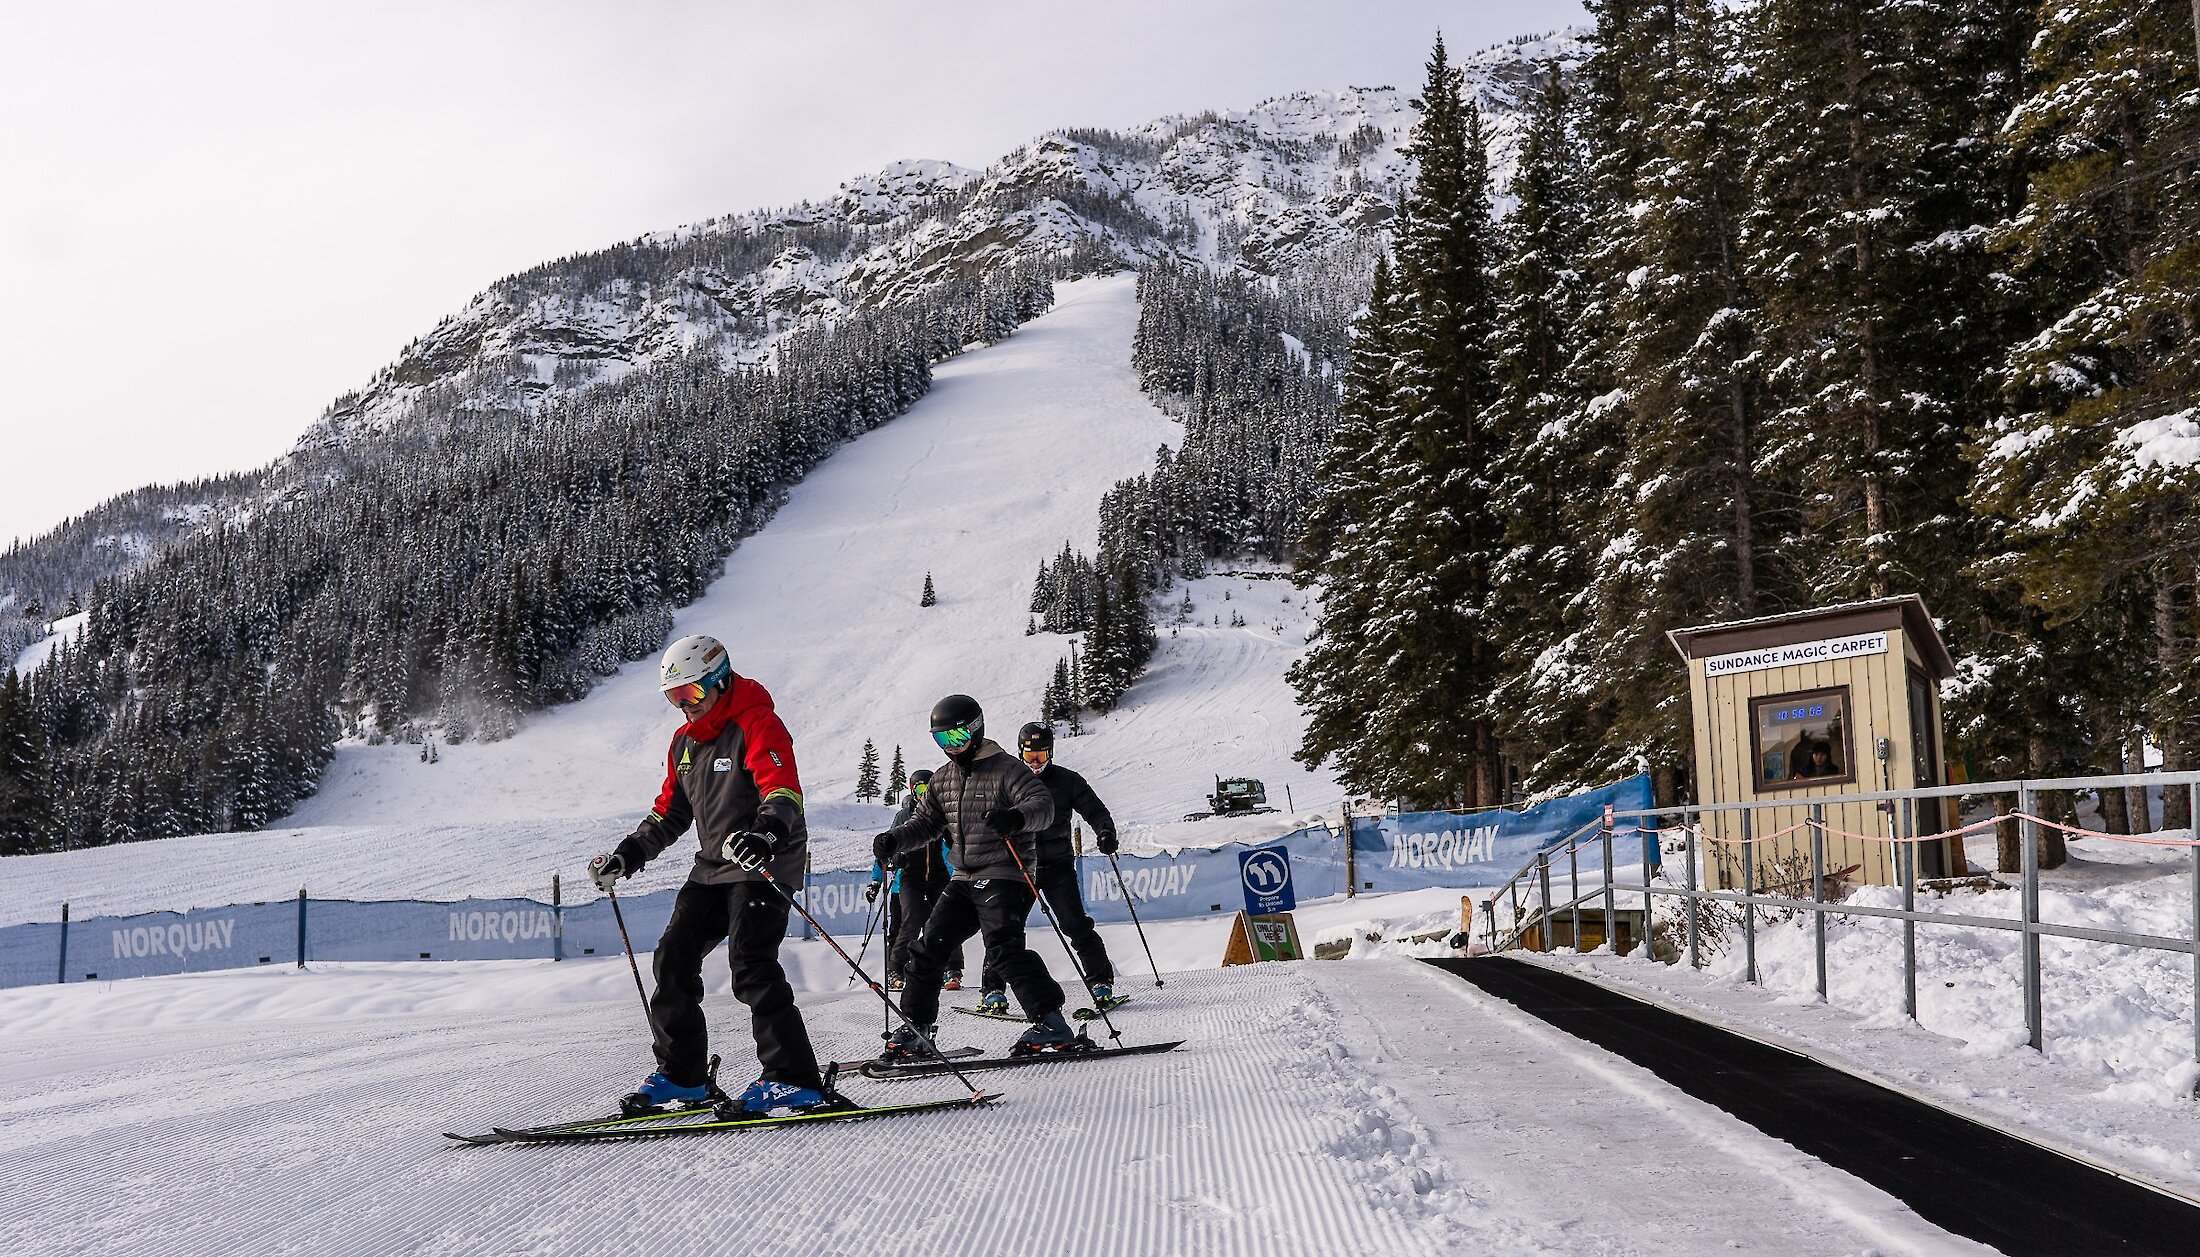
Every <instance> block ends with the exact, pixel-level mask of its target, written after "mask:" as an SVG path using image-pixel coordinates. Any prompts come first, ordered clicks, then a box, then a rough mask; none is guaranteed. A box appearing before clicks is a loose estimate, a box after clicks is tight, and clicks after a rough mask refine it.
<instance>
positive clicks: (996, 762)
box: [887, 738, 1054, 882]
mask: <svg viewBox="0 0 2200 1257" xmlns="http://www.w3.org/2000/svg"><path fill="white" fill-rule="evenodd" d="M997 807H1010V808H1014V809H1016V810H1017V811H1018V812H1020V813H1022V814H1023V818H1024V826H1023V828H1022V829H1020V830H1018V831H1017V832H1016V833H1014V834H1013V835H1011V836H1010V837H1008V838H1007V839H1006V840H1004V839H1002V838H1001V837H1000V836H999V835H998V834H995V833H994V832H993V830H992V828H991V827H989V826H988V825H987V824H986V823H985V814H986V813H987V812H990V811H992V810H993V809H994V808H997ZM1053 823H1054V796H1053V795H1052V794H1050V793H1049V792H1048V791H1047V788H1046V787H1045V786H1044V785H1041V784H1040V782H1039V778H1038V776H1037V774H1035V773H1033V772H1032V771H1031V770H1030V769H1029V768H1026V767H1024V763H1023V761H1022V760H1020V759H1017V758H1016V757H1014V756H1012V755H1010V754H1009V753H1008V752H1006V751H1004V750H1002V749H1001V747H1000V744H999V743H997V742H995V741H993V740H992V739H991V738H987V739H984V740H983V741H980V742H979V743H978V746H977V749H976V750H975V751H973V752H972V753H971V754H970V755H968V756H967V757H962V758H954V757H951V758H949V759H948V761H947V763H945V764H943V765H941V766H940V767H939V768H938V769H935V770H934V771H933V773H932V780H931V783H930V784H929V786H928V787H927V789H926V791H925V795H924V798H923V799H922V800H921V801H920V802H919V803H918V804H917V809H916V811H915V812H913V813H911V814H910V817H909V819H908V820H906V821H903V822H902V823H901V824H899V825H896V826H894V827H893V828H892V829H890V830H888V831H887V832H888V833H890V834H892V835H893V836H894V849H895V851H896V856H895V859H896V861H897V862H901V861H902V859H903V856H905V855H906V854H907V853H909V852H911V851H915V850H917V849H919V848H921V847H923V846H924V845H925V844H926V843H929V842H936V841H938V840H939V839H940V838H942V837H945V838H946V840H947V853H948V857H947V858H948V859H949V860H950V861H951V862H952V863H953V864H954V866H955V880H956V881H958V882H975V881H984V880H985V879H987V878H993V877H1013V878H1016V879H1018V880H1022V879H1023V878H1024V877H1025V876H1026V875H1027V874H1028V875H1030V876H1034V877H1036V876H1037V875H1038V872H1039V845H1038V836H1039V833H1040V832H1041V831H1042V830H1044V829H1046V827H1047V826H1049V825H1051V824H1053ZM1010 843H1013V844H1015V854H1014V855H1011V854H1010V853H1009V844H1010ZM1019 859H1021V861H1022V863H1021V865H1019V864H1018V860H1019Z"/></svg>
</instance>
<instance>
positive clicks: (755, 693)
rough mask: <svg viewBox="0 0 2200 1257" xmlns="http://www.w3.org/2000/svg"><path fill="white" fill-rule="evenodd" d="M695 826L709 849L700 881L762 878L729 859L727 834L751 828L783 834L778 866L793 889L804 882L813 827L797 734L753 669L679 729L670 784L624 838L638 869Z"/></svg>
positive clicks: (669, 755)
mask: <svg viewBox="0 0 2200 1257" xmlns="http://www.w3.org/2000/svg"><path fill="white" fill-rule="evenodd" d="M691 824H692V825H694V826H695V836H696V839H697V840H698V841H699V842H700V843H701V845H702V849H701V850H700V851H698V852H697V853H696V856H695V868H694V869H693V870H692V871H691V872H690V873H689V874H688V880H689V881H692V882H709V883H712V884H722V883H727V882H755V881H762V880H763V874H762V873H760V872H750V871H748V870H746V869H742V868H740V867H739V866H737V865H733V864H729V863H727V862H726V860H725V858H724V857H725V842H726V839H727V838H728V837H729V836H731V835H733V834H738V833H741V832H743V831H745V830H752V829H754V830H766V831H771V832H776V833H778V834H779V835H780V837H779V843H778V853H777V854H776V855H775V856H774V857H773V858H772V863H771V866H770V867H771V874H772V876H773V877H775V878H777V879H779V881H780V882H781V883H782V884H784V885H786V886H787V887H788V888H789V889H790V890H791V889H794V888H796V887H799V886H800V885H801V884H802V864H803V859H804V857H805V856H806V855H807V854H808V851H809V827H808V826H807V825H806V824H805V823H804V822H803V819H802V783H801V781H800V780H799V779H798V778H797V776H796V775H795V766H794V740H793V739H792V738H790V737H788V736H787V726H786V725H784V724H781V723H780V720H779V713H778V712H776V711H773V710H772V696H771V695H770V694H767V693H765V691H764V687H763V686H761V685H758V684H757V683H756V682H754V681H751V680H749V679H748V678H747V677H739V676H737V677H735V678H734V679H733V683H732V685H731V686H729V687H728V688H727V691H726V693H725V695H724V696H723V697H722V698H720V699H719V700H718V702H717V703H716V704H715V705H713V706H712V707H711V709H710V710H709V711H708V712H706V713H704V715H703V716H702V718H701V719H699V720H691V721H689V722H688V723H687V724H685V725H682V726H681V727H680V731H679V732H678V733H675V734H673V735H672V747H671V749H670V750H669V751H667V752H666V753H665V784H664V789H662V790H660V791H658V793H657V802H656V805H655V806H653V807H652V808H650V810H649V815H648V816H646V817H644V818H642V823H641V824H639V825H637V826H635V827H634V832H633V834H632V835H630V836H629V837H628V838H627V839H626V841H624V842H622V843H620V844H619V855H620V858H621V859H622V860H624V861H625V863H626V866H627V867H628V868H630V869H639V868H641V867H642V866H643V865H644V864H647V863H648V862H649V861H651V860H653V859H655V858H656V857H657V856H658V855H659V854H660V853H662V852H663V851H664V849H665V848H666V847H668V846H670V845H672V842H673V840H674V839H676V838H678V837H679V836H680V835H681V834H684V833H686V832H687V830H688V826H689V825H691Z"/></svg>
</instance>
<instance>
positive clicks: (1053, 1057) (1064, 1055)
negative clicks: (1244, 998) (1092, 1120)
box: [862, 1039, 1184, 1080]
mask: <svg viewBox="0 0 2200 1257" xmlns="http://www.w3.org/2000/svg"><path fill="white" fill-rule="evenodd" d="M1085 1042H1088V1043H1089V1042H1091V1040H1089V1039H1088V1040H1085ZM1183 1046H1184V1040H1182V1039H1178V1040H1177V1041H1176V1042H1174V1043H1141V1044H1139V1045H1137V1046H1136V1047H1119V1048H1104V1047H1089V1048H1085V1049H1083V1050H1075V1051H1064V1052H1034V1053H1032V1054H1031V1055H1029V1056H988V1057H984V1058H982V1059H979V1060H974V1061H963V1062H960V1063H959V1064H957V1063H953V1062H948V1061H933V1060H920V1061H911V1062H909V1063H908V1064H905V1065H895V1064H889V1063H888V1062H886V1061H868V1062H865V1064H864V1066H863V1070H862V1073H863V1076H864V1077H865V1078H877V1079H881V1080H885V1079H891V1078H930V1077H932V1076H933V1075H934V1074H944V1073H947V1072H948V1071H949V1070H950V1069H960V1070H962V1071H963V1072H964V1073H969V1072H971V1071H973V1070H979V1069H1008V1068H1011V1067H1012V1066H1016V1065H1046V1064H1051V1063H1055V1062H1061V1061H1097V1060H1104V1059H1106V1058H1108V1057H1112V1056H1144V1055H1146V1054H1148V1053H1152V1052H1171V1051H1175V1050H1176V1049H1177V1048H1180V1047H1183Z"/></svg>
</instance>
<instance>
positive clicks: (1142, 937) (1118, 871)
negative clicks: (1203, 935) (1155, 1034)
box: [1108, 851, 1167, 986]
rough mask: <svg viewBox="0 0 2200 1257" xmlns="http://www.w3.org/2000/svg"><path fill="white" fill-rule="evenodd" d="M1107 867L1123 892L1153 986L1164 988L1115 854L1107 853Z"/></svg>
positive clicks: (1134, 903)
mask: <svg viewBox="0 0 2200 1257" xmlns="http://www.w3.org/2000/svg"><path fill="white" fill-rule="evenodd" d="M1108 867H1109V868H1111V869H1114V870H1115V888H1116V889H1117V890H1120V891H1122V892H1123V903H1124V906H1126V907H1128V908H1129V909H1130V910H1131V928H1132V929H1134V930H1137V931H1138V945H1139V946H1140V947H1143V948H1145V949H1146V964H1147V966H1148V967H1149V968H1151V969H1152V970H1153V984H1154V985H1155V986H1165V985H1167V983H1164V982H1163V981H1162V980H1161V966H1160V965H1157V964H1154V962H1153V944H1151V943H1149V942H1147V941H1146V927H1145V926H1143V925H1140V924H1139V923H1138V900H1136V899H1134V898H1132V897H1131V888H1130V887H1129V886H1128V885H1126V884H1124V881H1123V866H1122V865H1120V864H1117V863H1116V862H1115V853H1114V852H1112V851H1110V852H1109V853H1108Z"/></svg>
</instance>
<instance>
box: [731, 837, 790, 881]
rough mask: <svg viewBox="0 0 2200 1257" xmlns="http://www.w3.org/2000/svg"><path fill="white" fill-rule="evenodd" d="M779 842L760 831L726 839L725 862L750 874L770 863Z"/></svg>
mask: <svg viewBox="0 0 2200 1257" xmlns="http://www.w3.org/2000/svg"><path fill="white" fill-rule="evenodd" d="M778 853H779V842H778V840H777V839H775V838H773V837H772V836H771V835H770V834H769V833H766V832H764V831H762V830H754V829H752V830H749V831H748V832H746V833H740V834H734V835H732V836H731V837H729V838H727V839H726V862H727V863H729V864H732V865H734V866H736V867H738V868H743V869H746V870H748V871H749V872H751V873H754V872H755V871H756V870H758V869H760V868H763V867H764V866H765V865H766V864H768V863H770V862H771V858H772V857H773V856H775V855H777V854H778Z"/></svg>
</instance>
